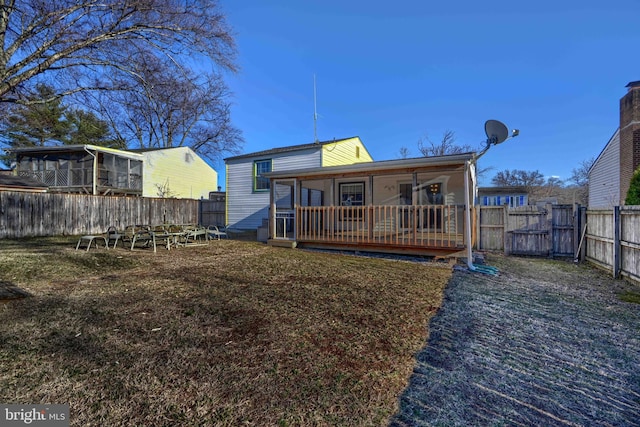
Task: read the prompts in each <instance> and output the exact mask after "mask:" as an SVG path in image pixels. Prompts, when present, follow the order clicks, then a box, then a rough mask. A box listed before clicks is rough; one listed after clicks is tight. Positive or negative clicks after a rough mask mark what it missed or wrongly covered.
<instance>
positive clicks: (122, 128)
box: [92, 52, 242, 160]
mask: <svg viewBox="0 0 640 427" xmlns="http://www.w3.org/2000/svg"><path fill="white" fill-rule="evenodd" d="M131 67H132V69H135V70H136V73H135V75H134V77H131V76H122V75H119V76H116V77H115V78H113V79H111V82H110V84H111V86H112V87H113V88H114V89H117V90H112V91H108V92H104V93H102V94H101V96H100V97H99V99H97V100H94V101H92V104H94V105H99V106H100V114H101V115H103V116H105V117H108V118H109V120H110V121H111V122H112V124H113V127H114V128H115V129H118V131H119V136H120V138H122V139H125V140H127V141H132V142H135V144H136V145H138V146H139V147H140V148H156V147H157V148H168V147H179V146H189V147H191V148H192V149H193V150H194V151H196V152H197V153H198V154H200V155H202V156H203V157H206V158H209V159H211V160H216V159H217V158H219V156H220V155H221V154H222V153H223V152H228V153H235V152H237V150H238V148H239V146H240V144H241V142H242V136H241V132H240V131H239V130H238V129H237V128H235V127H234V126H233V125H232V123H231V114H230V101H229V97H230V94H229V91H228V89H227V86H226V84H225V83H224V81H223V79H222V77H221V76H220V75H219V74H215V73H209V74H202V73H201V74H198V75H196V74H194V73H192V72H190V71H189V70H186V69H181V68H179V67H175V66H174V64H173V62H171V61H163V60H162V58H157V57H154V56H152V55H151V54H150V53H148V52H147V53H141V52H140V53H139V54H138V55H137V56H136V60H135V61H134V64H132V65H131Z"/></svg>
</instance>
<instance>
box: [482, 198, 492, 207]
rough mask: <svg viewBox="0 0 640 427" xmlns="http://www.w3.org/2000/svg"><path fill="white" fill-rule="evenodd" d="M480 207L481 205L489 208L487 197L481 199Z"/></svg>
mask: <svg viewBox="0 0 640 427" xmlns="http://www.w3.org/2000/svg"><path fill="white" fill-rule="evenodd" d="M482 205H483V206H490V204H489V197H487V196H484V197H483V198H482Z"/></svg>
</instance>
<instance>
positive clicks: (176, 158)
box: [142, 147, 218, 199]
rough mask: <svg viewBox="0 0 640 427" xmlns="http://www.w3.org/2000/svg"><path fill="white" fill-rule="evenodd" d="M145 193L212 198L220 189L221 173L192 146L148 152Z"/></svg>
mask: <svg viewBox="0 0 640 427" xmlns="http://www.w3.org/2000/svg"><path fill="white" fill-rule="evenodd" d="M143 154H144V156H145V163H144V180H143V190H142V195H143V196H145V197H163V196H164V197H176V198H183V199H199V198H201V197H204V198H205V199H208V198H209V192H210V191H217V189H218V173H217V172H216V171H215V170H214V169H213V168H212V167H211V166H209V165H208V164H207V163H206V162H205V161H204V160H202V158H201V157H200V156H198V155H197V154H196V153H195V152H194V151H193V150H191V149H190V148H189V147H176V148H167V149H164V150H154V151H147V152H145V153H143Z"/></svg>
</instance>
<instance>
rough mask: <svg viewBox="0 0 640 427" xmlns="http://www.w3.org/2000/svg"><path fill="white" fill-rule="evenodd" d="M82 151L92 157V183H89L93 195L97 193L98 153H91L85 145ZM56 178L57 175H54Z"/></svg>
mask: <svg viewBox="0 0 640 427" xmlns="http://www.w3.org/2000/svg"><path fill="white" fill-rule="evenodd" d="M83 148H84V151H86V152H87V153H89V155H90V156H91V157H93V174H92V180H93V183H92V184H91V194H93V195H94V196H97V195H98V153H95V154H94V153H92V152H91V151H90V150H88V149H87V146H86V145H85V146H84V147H83ZM56 178H57V175H56Z"/></svg>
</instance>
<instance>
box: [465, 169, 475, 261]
mask: <svg viewBox="0 0 640 427" xmlns="http://www.w3.org/2000/svg"><path fill="white" fill-rule="evenodd" d="M470 169H471V165H470V161H466V162H465V163H464V204H465V207H464V210H465V221H464V222H465V227H464V232H465V240H466V244H467V267H468V268H469V270H471V271H475V269H476V268H475V267H474V266H473V248H472V245H471V196H470V194H469V192H470V188H469V180H470V178H471V177H470Z"/></svg>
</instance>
